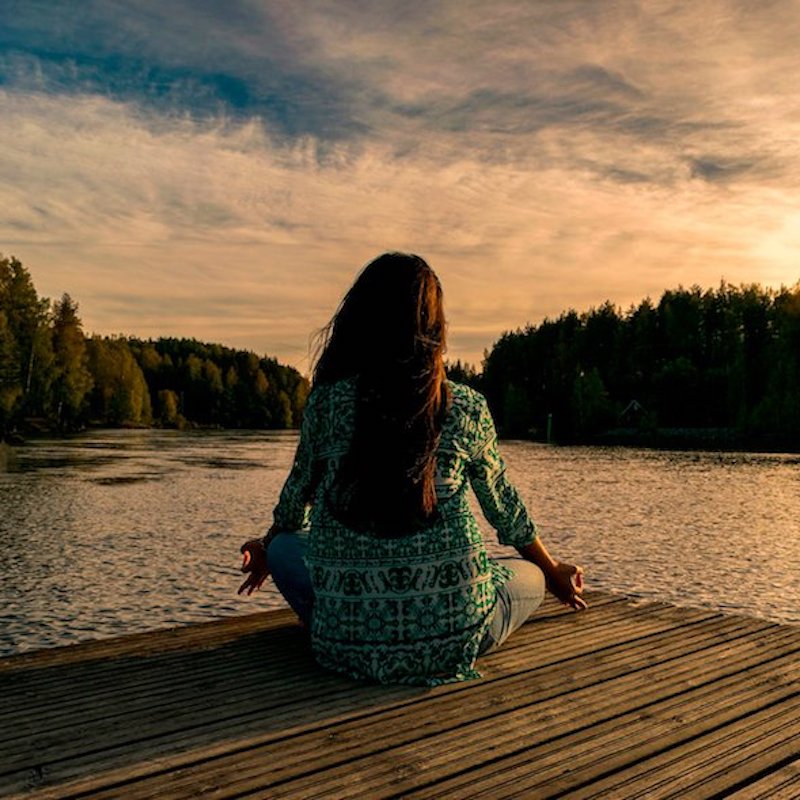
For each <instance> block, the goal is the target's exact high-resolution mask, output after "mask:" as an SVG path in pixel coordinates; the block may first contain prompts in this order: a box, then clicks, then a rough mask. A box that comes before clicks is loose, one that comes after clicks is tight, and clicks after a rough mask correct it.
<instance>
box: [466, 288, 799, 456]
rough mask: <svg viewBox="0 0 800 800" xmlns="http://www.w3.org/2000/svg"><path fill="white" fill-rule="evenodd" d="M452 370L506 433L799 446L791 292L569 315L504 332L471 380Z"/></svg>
mask: <svg viewBox="0 0 800 800" xmlns="http://www.w3.org/2000/svg"><path fill="white" fill-rule="evenodd" d="M454 367H455V368H451V374H452V375H454V376H455V377H457V378H460V379H462V380H466V381H467V382H468V383H471V384H472V385H474V386H476V387H477V388H479V389H480V390H481V391H483V392H484V393H485V394H486V396H487V399H488V401H489V405H490V407H491V409H492V411H493V413H494V415H495V419H496V420H497V423H498V427H499V428H500V430H501V433H502V434H503V435H505V436H507V437H526V438H540V439H548V438H549V439H550V440H552V441H556V442H562V443H567V442H603V441H604V442H618V443H641V444H658V445H670V444H675V445H680V446H694V445H697V446H703V445H709V446H713V447H716V446H723V447H727V446H731V447H747V448H751V447H758V448H769V449H792V450H797V449H800V284H798V285H796V286H795V287H793V288H791V289H787V288H781V289H780V290H773V289H767V288H763V287H761V286H759V285H757V284H753V285H746V286H740V287H735V286H732V285H729V284H727V283H724V282H723V283H722V284H721V285H720V286H719V287H718V288H717V289H715V290H714V289H709V290H702V289H700V288H699V287H697V286H694V287H691V288H688V289H686V288H682V287H680V288H678V289H674V290H669V291H665V292H664V293H663V294H662V296H661V298H660V299H659V300H658V302H653V301H652V300H650V299H649V298H648V299H645V300H642V301H641V302H640V303H639V304H638V305H635V306H632V307H631V308H629V309H628V310H627V311H624V312H623V311H621V310H620V309H618V308H616V307H615V306H614V305H613V304H611V303H609V302H607V303H605V304H603V305H601V306H599V307H596V308H592V309H591V310H589V311H587V312H584V313H578V312H577V311H574V310H570V311H567V312H565V313H562V314H561V315H560V316H559V317H558V318H557V319H546V320H544V321H543V322H542V323H541V324H539V325H529V326H527V327H525V328H523V329H520V330H516V331H512V332H507V333H505V334H504V335H503V336H501V338H500V339H499V340H498V341H497V342H496V343H495V344H494V346H493V347H492V348H491V350H490V351H489V352H487V354H486V356H485V359H484V363H483V369H482V373H481V374H477V373H476V371H475V370H474V369H470V368H469V367H465V366H464V365H462V364H456V365H454ZM548 432H549V436H548Z"/></svg>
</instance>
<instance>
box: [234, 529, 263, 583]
mask: <svg viewBox="0 0 800 800" xmlns="http://www.w3.org/2000/svg"><path fill="white" fill-rule="evenodd" d="M239 549H240V551H241V553H242V559H243V560H242V567H241V570H242V572H246V573H248V575H247V578H246V579H245V580H244V582H243V583H242V585H241V586H240V587H239V591H238V593H237V594H242V592H245V591H246V592H247V594H248V595H251V594H253V592H255V591H258V589H260V588H261V586H262V584H263V583H264V581H265V580H266V579H267V578H268V577H269V565H268V564H267V551H266V548H265V547H264V542H263V541H262V540H261V539H250V540H249V541H247V542H245V543H244V544H243V545H242V546H241V548H239Z"/></svg>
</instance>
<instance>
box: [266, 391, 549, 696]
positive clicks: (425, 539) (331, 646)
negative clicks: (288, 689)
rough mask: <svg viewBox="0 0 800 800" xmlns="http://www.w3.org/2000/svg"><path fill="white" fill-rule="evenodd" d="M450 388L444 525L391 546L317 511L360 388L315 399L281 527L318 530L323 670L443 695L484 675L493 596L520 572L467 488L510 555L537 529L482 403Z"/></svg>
mask: <svg viewBox="0 0 800 800" xmlns="http://www.w3.org/2000/svg"><path fill="white" fill-rule="evenodd" d="M449 386H450V390H451V396H452V405H451V408H450V409H449V411H448V413H447V417H446V419H445V422H444V426H443V429H442V437H441V442H440V445H439V449H438V451H437V470H436V494H437V499H438V506H437V509H438V514H437V519H436V521H435V522H434V523H433V524H431V525H430V526H429V527H427V528H426V529H424V530H422V531H419V532H418V533H415V534H413V535H410V536H407V537H403V538H392V539H376V538H374V537H372V536H370V535H369V534H366V533H359V532H356V531H353V530H350V529H348V528H346V527H344V526H343V525H342V524H341V523H339V522H337V521H336V520H335V519H334V518H333V517H332V516H331V514H330V513H329V512H327V510H326V506H327V504H326V503H323V502H319V501H320V499H321V498H322V497H323V493H324V492H326V491H327V490H328V488H329V487H330V485H331V482H332V480H333V477H334V475H335V470H336V465H337V463H338V459H339V458H340V457H341V456H342V455H343V454H344V453H346V452H347V450H348V447H349V444H350V441H351V439H352V435H353V425H354V411H355V381H354V380H345V381H340V382H338V383H335V384H331V385H323V386H319V387H317V388H315V389H314V391H313V392H312V393H311V395H310V397H309V401H308V404H307V406H306V410H305V415H304V418H303V425H302V429H301V432H300V442H299V445H298V448H297V454H296V456H295V461H294V465H293V466H292V470H291V472H290V474H289V477H288V478H287V480H286V484H285V485H284V487H283V490H282V492H281V496H280V500H279V502H278V505H277V506H276V508H275V512H274V518H275V523H276V526H277V527H278V528H280V529H282V530H299V529H301V528H306V527H309V526H310V536H309V545H308V552H307V557H306V561H307V563H308V567H309V570H310V573H311V580H312V584H313V586H314V592H315V602H314V612H313V615H312V625H311V637H312V646H313V649H314V654H315V657H316V658H317V660H318V661H319V662H320V664H322V665H323V666H325V667H328V668H330V669H333V670H336V671H339V672H344V673H347V674H348V675H351V676H353V677H356V678H367V679H372V680H378V681H380V682H383V683H409V684H423V685H435V684H438V683H443V682H449V681H456V680H466V679H469V678H474V677H478V675H479V674H478V673H477V672H476V671H475V669H474V664H475V659H476V658H477V654H478V648H479V646H480V643H481V640H482V639H483V635H484V633H485V631H486V628H487V626H488V623H489V620H490V618H491V612H492V610H493V608H494V604H495V590H496V588H497V587H498V586H500V585H502V584H503V583H504V582H505V581H507V580H508V579H509V578H510V577H511V575H512V572H511V570H509V569H508V568H507V567H504V566H501V565H500V564H498V563H496V562H493V561H492V560H491V559H489V558H488V556H487V554H486V548H485V545H484V541H483V537H482V535H481V532H480V529H479V527H478V523H477V521H476V519H475V517H474V515H473V514H472V512H471V511H470V508H469V504H468V500H467V492H468V489H469V487H470V486H472V488H473V490H474V491H475V494H476V495H477V497H478V500H479V502H480V505H481V508H482V509H483V512H484V514H485V515H486V518H487V519H488V520H489V522H490V523H491V525H492V526H493V527H494V528H495V529H496V530H497V534H498V539H499V541H500V542H501V543H502V544H507V545H513V546H515V547H519V546H523V545H526V544H529V543H530V542H532V541H533V540H534V538H535V537H536V529H535V527H534V524H533V522H532V521H531V519H530V518H529V516H528V513H527V511H526V509H525V506H524V505H523V503H522V501H521V499H520V497H519V495H518V493H517V491H516V489H515V488H514V487H513V486H512V485H511V484H510V483H509V482H508V480H507V478H506V476H505V467H504V465H503V461H502V459H501V457H500V454H499V453H498V449H497V434H496V433H495V427H494V423H493V421H492V417H491V414H490V412H489V409H488V407H487V405H486V400H485V399H484V398H483V396H482V395H480V394H479V393H478V392H476V391H474V390H472V389H470V388H469V387H467V386H463V385H461V384H457V383H452V382H451V383H450V384H449ZM386 457H387V459H388V458H391V453H387V454H386Z"/></svg>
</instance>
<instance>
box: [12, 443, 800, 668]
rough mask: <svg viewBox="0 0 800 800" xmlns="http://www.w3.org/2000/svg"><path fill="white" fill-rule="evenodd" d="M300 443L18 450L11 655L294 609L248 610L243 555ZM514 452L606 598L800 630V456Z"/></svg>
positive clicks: (508, 448)
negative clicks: (711, 611)
mask: <svg viewBox="0 0 800 800" xmlns="http://www.w3.org/2000/svg"><path fill="white" fill-rule="evenodd" d="M296 444H297V438H296V434H295V433H293V432H263V431H246V432H240V431H234V432H231V431H224V432H221V431H214V432H205V431H204V432H177V431H159V430H133V431H132V430H119V431H117V430H112V431H100V432H97V431H95V432H91V433H87V434H83V435H79V436H75V437H71V438H68V439H53V440H36V441H32V442H31V443H29V444H27V445H25V446H23V447H19V448H15V449H14V450H11V451H10V452H8V451H6V453H5V455H4V457H3V461H4V462H5V471H3V472H0V575H2V585H0V655H8V654H11V653H16V652H22V651H26V650H31V649H37V648H42V647H51V646H54V645H61V644H69V643H72V642H77V641H81V640H86V639H94V638H102V637H109V636H115V635H119V634H121V633H130V632H134V631H142V630H150V629H154V628H162V627H166V626H170V625H175V624H181V623H189V622H198V621H203V620H209V619H214V618H219V617H224V616H231V615H235V614H242V613H248V612H252V611H256V610H261V609H265V608H270V607H278V606H281V605H283V603H282V600H281V598H280V597H279V596H278V595H277V594H276V592H275V590H274V589H273V588H272V585H271V583H270V582H268V583H267V584H266V585H265V588H264V590H262V592H260V593H258V594H256V595H254V596H253V597H251V598H246V597H238V596H237V595H236V589H237V587H238V585H239V583H240V581H241V574H240V573H239V570H238V567H239V564H240V556H239V551H238V550H239V545H240V544H241V543H242V542H243V541H244V540H245V539H248V538H251V537H253V536H260V535H262V534H263V533H264V531H265V530H266V528H267V527H268V526H269V524H270V522H271V510H272V507H273V506H274V504H275V501H276V499H277V496H278V493H279V491H280V488H281V486H282V483H283V480H284V478H285V476H286V473H287V470H288V468H289V465H290V463H291V459H292V455H293V453H294V449H295V446H296ZM502 450H503V453H504V455H505V458H506V461H507V464H508V469H509V474H510V475H511V477H512V479H513V480H514V481H515V483H516V484H517V486H518V488H519V490H520V493H521V494H522V497H523V498H524V500H525V501H526V503H527V504H528V506H529V508H530V509H531V513H532V515H533V517H534V519H535V520H536V521H537V524H538V525H539V528H540V532H541V534H542V537H543V539H544V541H545V542H546V543H547V544H548V545H549V547H550V549H551V551H552V552H553V553H554V554H555V555H557V556H558V557H561V558H563V559H564V560H572V561H574V562H576V563H580V564H582V565H583V566H584V567H585V569H586V575H587V583H588V584H589V585H590V586H592V587H594V588H598V589H605V590H609V591H612V592H618V593H622V594H625V595H629V596H634V597H637V598H641V600H642V601H643V602H646V601H649V600H661V601H665V602H668V603H672V604H674V605H678V606H689V607H710V608H715V609H719V610H722V611H724V612H736V613H743V614H747V615H750V616H757V617H763V618H766V619H770V620H775V621H778V622H789V623H797V624H800V609H798V603H797V599H798V590H797V586H796V584H795V576H796V575H798V574H800V523H798V520H800V457H798V456H797V455H781V454H772V453H770V454H758V453H718V452H677V451H653V450H639V449H628V448H595V447H551V446H547V445H541V444H534V443H530V442H517V441H507V442H504V443H503V445H502ZM486 529H487V540H488V541H490V542H491V541H492V536H491V529H489V528H488V525H487V526H486ZM490 550H491V551H492V552H494V553H500V552H503V550H502V548H500V547H498V546H497V545H496V544H493V545H491V547H490Z"/></svg>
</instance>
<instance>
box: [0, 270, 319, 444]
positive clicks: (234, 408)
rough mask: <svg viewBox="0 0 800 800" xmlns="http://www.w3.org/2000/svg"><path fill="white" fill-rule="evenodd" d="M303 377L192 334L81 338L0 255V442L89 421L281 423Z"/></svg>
mask: <svg viewBox="0 0 800 800" xmlns="http://www.w3.org/2000/svg"><path fill="white" fill-rule="evenodd" d="M308 391H309V385H308V381H307V380H306V379H305V378H304V377H303V376H302V375H300V373H299V372H298V371H297V370H295V369H293V368H292V367H288V366H285V365H282V364H279V363H278V361H276V360H275V359H274V358H268V357H260V356H257V355H256V354H255V353H252V352H248V351H243V350H234V349H232V348H228V347H223V346H222V345H218V344H205V343H203V342H198V341H196V340H194V339H174V338H161V339H158V340H155V341H150V340H148V341H144V340H141V339H136V338H128V337H123V336H113V337H109V336H88V337H87V336H86V335H85V334H84V332H83V328H82V325H81V320H80V318H79V316H78V305H77V303H75V302H74V301H73V300H72V298H71V297H70V296H69V295H68V294H64V295H63V296H62V297H61V299H60V300H57V301H55V302H53V303H51V302H50V301H49V300H47V299H46V298H40V297H39V296H38V294H37V292H36V289H35V287H34V285H33V281H32V279H31V276H30V273H29V272H28V270H27V269H25V267H24V266H23V265H22V264H21V263H20V261H19V260H18V259H16V258H14V257H7V258H0V439H2V438H6V437H8V436H9V435H11V434H13V433H16V432H20V431H24V430H28V429H31V428H33V429H38V430H58V431H63V432H67V431H74V430H78V429H80V428H83V427H85V426H86V425H88V424H93V425H95V424H96V425H115V426H127V425H134V426H136V425H142V426H148V425H162V426H169V427H180V428H182V427H186V426H194V425H203V426H224V427H232V428H290V427H296V426H297V425H298V424H299V422H300V419H301V417H302V413H303V408H304V406H305V402H306V398H307V396H308Z"/></svg>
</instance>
